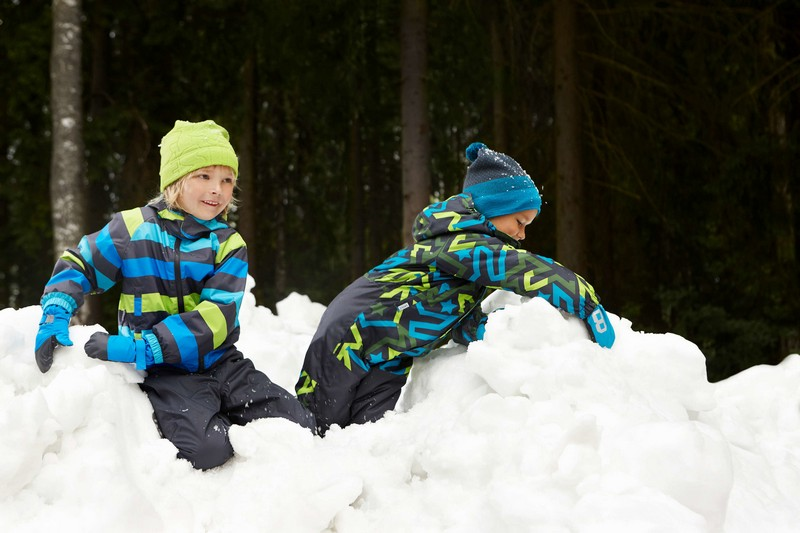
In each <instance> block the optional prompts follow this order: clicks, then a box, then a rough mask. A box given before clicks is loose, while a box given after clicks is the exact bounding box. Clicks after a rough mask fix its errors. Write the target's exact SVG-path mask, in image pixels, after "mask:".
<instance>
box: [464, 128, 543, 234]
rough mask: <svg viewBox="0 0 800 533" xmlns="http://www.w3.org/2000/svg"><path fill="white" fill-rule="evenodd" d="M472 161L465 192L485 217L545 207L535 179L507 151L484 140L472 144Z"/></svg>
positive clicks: (468, 158)
mask: <svg viewBox="0 0 800 533" xmlns="http://www.w3.org/2000/svg"><path fill="white" fill-rule="evenodd" d="M466 155H467V160H468V161H469V162H470V165H469V168H467V175H466V177H465V178H464V187H463V191H464V192H465V193H469V194H470V195H471V196H472V201H473V202H474V203H475V208H476V209H477V210H478V211H480V213H481V214H482V215H483V216H485V217H486V218H494V217H499V216H503V215H509V214H511V213H518V212H519V211H527V210H529V209H536V210H537V211H540V210H541V208H542V197H541V196H540V195H539V189H537V188H536V185H535V184H534V183H533V180H532V179H531V177H530V176H529V175H528V173H527V172H525V171H524V170H523V169H522V167H521V166H520V165H519V163H517V162H516V161H514V159H512V158H511V157H509V156H507V155H506V154H503V153H500V152H495V151H494V150H491V149H490V148H489V147H488V146H486V145H485V144H483V143H479V142H475V143H472V144H470V145H469V146H468V147H467V150H466Z"/></svg>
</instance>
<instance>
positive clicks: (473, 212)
mask: <svg viewBox="0 0 800 533" xmlns="http://www.w3.org/2000/svg"><path fill="white" fill-rule="evenodd" d="M457 233H480V234H483V235H489V236H492V237H497V238H498V239H500V240H502V241H503V242H505V243H507V244H511V245H512V246H514V247H518V246H519V242H518V241H516V240H514V238H513V237H511V236H509V235H506V234H505V233H503V232H502V231H499V230H498V229H497V228H496V227H495V226H494V224H492V223H491V222H489V220H488V219H487V218H486V217H485V216H483V215H482V214H481V213H480V212H479V211H478V210H477V209H476V208H475V203H474V202H473V200H472V196H471V195H470V194H469V193H461V194H457V195H455V196H451V197H450V198H448V199H447V200H444V201H442V202H437V203H435V204H431V205H429V206H428V207H426V208H425V209H423V210H422V212H421V213H420V214H419V215H417V220H416V221H415V222H414V228H413V230H412V235H413V236H414V241H415V242H421V241H424V240H427V239H432V238H435V237H441V236H443V235H449V234H457Z"/></svg>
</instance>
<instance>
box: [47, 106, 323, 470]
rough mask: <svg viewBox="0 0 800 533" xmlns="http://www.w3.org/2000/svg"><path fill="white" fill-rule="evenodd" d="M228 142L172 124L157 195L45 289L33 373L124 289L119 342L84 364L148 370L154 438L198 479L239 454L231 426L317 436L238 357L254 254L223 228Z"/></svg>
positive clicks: (303, 413)
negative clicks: (85, 312)
mask: <svg viewBox="0 0 800 533" xmlns="http://www.w3.org/2000/svg"><path fill="white" fill-rule="evenodd" d="M238 166H239V164H238V160H237V157H236V153H235V152H234V150H233V148H232V147H231V145H230V142H229V140H228V132H227V131H226V130H225V129H224V128H222V127H221V126H218V125H217V124H215V123H214V122H213V121H210V120H207V121H205V122H199V123H192V122H184V121H177V122H176V123H175V127H174V128H173V129H172V130H171V131H170V132H169V133H167V135H166V136H164V138H163V139H162V142H161V170H160V175H161V183H160V189H161V191H162V194H161V195H159V197H158V198H156V199H154V200H152V201H151V202H150V203H149V204H148V205H146V206H144V207H141V208H137V209H131V210H128V211H123V212H121V213H116V214H115V215H114V216H113V217H112V218H111V221H110V222H109V223H108V224H107V225H106V226H105V227H104V228H103V229H101V230H100V231H99V232H97V233H94V234H92V235H88V236H85V237H83V239H81V241H80V244H79V245H78V248H77V249H76V250H72V249H70V250H67V251H66V252H64V254H63V255H62V256H61V258H60V259H59V260H58V262H57V263H56V266H55V269H54V271H53V276H52V278H51V279H50V281H48V282H47V285H46V286H45V289H44V295H43V296H42V300H41V305H42V308H43V316H42V321H41V323H40V326H39V333H38V335H37V337H36V362H37V364H38V365H39V369H40V370H41V371H42V372H47V371H48V370H49V369H50V366H51V365H52V363H53V351H54V349H55V347H56V346H57V345H58V344H63V345H67V346H71V345H72V341H71V340H70V339H69V331H68V329H67V328H68V326H69V320H70V317H71V316H72V315H73V314H74V313H75V312H76V310H77V309H78V308H79V307H80V306H81V304H82V303H83V298H84V294H88V293H102V292H105V291H107V290H108V289H110V288H111V287H112V286H113V285H115V284H116V283H121V284H122V295H121V297H120V301H119V311H118V322H119V329H118V334H117V335H108V334H107V333H95V334H93V335H92V336H91V338H90V339H89V341H88V342H87V343H86V345H85V347H84V349H85V351H86V354H87V355H88V356H89V357H93V358H96V359H101V360H107V361H118V362H126V363H135V364H136V368H137V369H139V370H147V376H146V377H145V379H144V382H143V383H142V385H141V387H142V389H143V390H144V391H145V392H146V393H147V397H148V398H149V400H150V402H151V404H152V405H153V410H154V414H155V418H156V421H157V424H158V427H159V429H160V431H161V433H162V435H164V436H165V437H166V438H168V439H169V440H170V441H171V442H172V443H173V444H174V445H175V446H176V447H177V448H178V457H181V458H185V459H187V460H189V461H190V462H191V463H192V465H193V466H194V467H195V468H198V469H208V468H213V467H215V466H218V465H221V464H222V463H224V462H225V461H227V460H228V458H230V457H231V456H232V455H233V448H232V447H231V443H230V440H229V438H228V428H229V427H230V425H231V424H245V423H247V422H249V421H251V420H254V419H257V418H265V417H283V418H286V419H289V420H292V421H294V422H297V423H298V424H301V425H302V426H305V427H307V428H309V429H311V430H312V431H313V430H314V429H315V428H314V419H313V416H312V415H311V414H310V413H309V412H308V411H307V410H306V409H305V408H304V407H303V406H302V405H300V403H299V402H298V401H297V399H296V398H295V397H294V396H292V395H291V394H289V393H288V392H287V391H286V390H284V389H283V388H281V387H279V386H278V385H276V384H274V383H272V382H271V381H270V380H269V378H267V376H266V375H264V374H263V373H262V372H259V371H258V370H256V369H255V368H254V366H253V363H252V362H251V361H250V360H249V359H247V358H245V357H244V356H243V355H242V354H241V353H240V352H239V351H238V350H237V349H236V347H235V345H234V343H235V342H236V340H237V339H238V338H239V308H240V306H241V303H242V299H243V297H244V291H245V281H246V278H247V248H246V247H245V243H244V241H243V240H242V238H241V236H240V235H239V234H238V233H237V232H236V231H235V230H234V229H233V228H231V227H230V226H229V225H228V223H227V212H228V207H229V206H230V203H231V202H232V201H233V189H234V186H235V182H236V177H237V174H238Z"/></svg>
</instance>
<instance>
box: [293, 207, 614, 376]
mask: <svg viewBox="0 0 800 533" xmlns="http://www.w3.org/2000/svg"><path fill="white" fill-rule="evenodd" d="M413 235H414V240H415V244H413V245H412V246H410V247H408V248H404V249H402V250H400V251H398V252H397V253H395V254H394V255H392V256H391V257H389V258H388V259H386V260H385V261H384V262H383V263H382V264H380V265H378V266H376V267H375V268H373V269H372V270H370V271H369V272H367V273H366V274H365V275H364V276H362V277H361V278H359V279H357V280H356V281H354V282H353V283H352V284H351V285H350V286H348V287H347V288H346V289H345V290H344V291H342V293H340V294H339V295H338V296H337V297H336V298H335V299H334V301H333V302H331V304H330V305H329V306H328V309H327V310H326V312H325V314H324V315H323V317H322V320H321V322H320V326H319V327H318V329H317V333H316V334H315V336H314V338H313V339H312V344H311V346H310V347H309V350H323V351H329V352H330V351H332V352H333V354H334V355H335V356H336V358H337V359H339V361H341V363H343V364H344V365H345V366H346V367H347V368H348V369H349V370H355V369H361V370H363V371H367V370H369V369H370V368H372V367H378V368H381V369H383V370H387V371H390V372H395V373H399V374H402V373H407V372H408V371H409V370H410V367H411V364H412V362H413V358H414V357H417V356H420V355H424V354H426V353H428V352H430V351H431V350H432V349H434V348H435V347H437V346H439V345H441V344H442V343H443V342H445V341H446V340H447V339H448V338H449V337H450V336H452V338H453V339H455V340H456V341H458V342H461V343H464V344H466V343H467V342H469V341H472V340H476V339H480V338H481V337H482V329H483V328H482V325H483V324H484V323H485V321H486V316H485V315H484V314H483V313H482V312H481V309H480V303H481V301H482V300H483V299H484V298H486V296H488V295H489V294H490V293H491V292H492V291H494V290H496V289H505V290H509V291H512V292H515V293H517V294H519V295H522V296H529V297H541V298H544V299H546V300H547V301H548V302H550V303H551V304H552V305H553V306H555V307H557V308H558V309H561V310H563V311H566V312H567V313H569V314H571V315H575V316H577V317H579V318H581V319H584V320H585V319H586V318H587V317H588V316H589V315H590V314H591V312H592V311H593V310H594V308H595V306H596V305H597V304H598V303H599V299H598V298H597V296H596V295H595V292H594V289H593V288H592V286H591V285H589V284H588V283H587V282H586V280H584V279H583V278H582V277H581V276H579V275H577V274H575V273H574V272H572V271H570V270H568V269H567V268H565V267H564V266H562V265H561V264H559V263H557V262H555V261H553V260H552V259H549V258H547V257H543V256H540V255H536V254H532V253H530V252H527V251H525V250H522V249H519V248H518V246H519V243H518V242H517V241H515V240H514V239H513V238H512V237H510V236H508V235H506V234H505V233H502V232H501V231H499V230H498V229H497V228H496V227H495V226H494V225H493V224H492V223H491V222H490V221H489V220H487V219H486V217H484V216H483V215H482V214H480V213H479V212H478V211H477V210H476V209H475V206H474V204H473V202H472V198H471V196H470V195H469V194H459V195H456V196H453V197H451V198H449V199H447V200H445V201H443V202H439V203H435V204H433V205H431V206H428V207H427V208H426V209H425V210H423V212H422V213H420V215H419V216H418V217H417V220H416V222H415V224H414V228H413ZM306 377H308V376H306ZM311 379H313V377H312V378H311ZM308 386H311V382H310V381H309V383H308Z"/></svg>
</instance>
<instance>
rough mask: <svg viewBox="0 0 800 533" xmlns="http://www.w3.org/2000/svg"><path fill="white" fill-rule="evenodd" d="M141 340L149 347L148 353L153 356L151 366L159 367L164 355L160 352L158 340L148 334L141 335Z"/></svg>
mask: <svg viewBox="0 0 800 533" xmlns="http://www.w3.org/2000/svg"><path fill="white" fill-rule="evenodd" d="M142 339H144V341H145V342H146V343H147V345H148V346H149V347H150V352H151V353H152V354H153V364H156V365H160V364H161V363H163V362H164V354H163V353H162V352H161V345H160V344H159V343H158V338H157V337H156V336H155V335H154V334H152V333H150V334H147V333H145V334H144V335H142Z"/></svg>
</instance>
